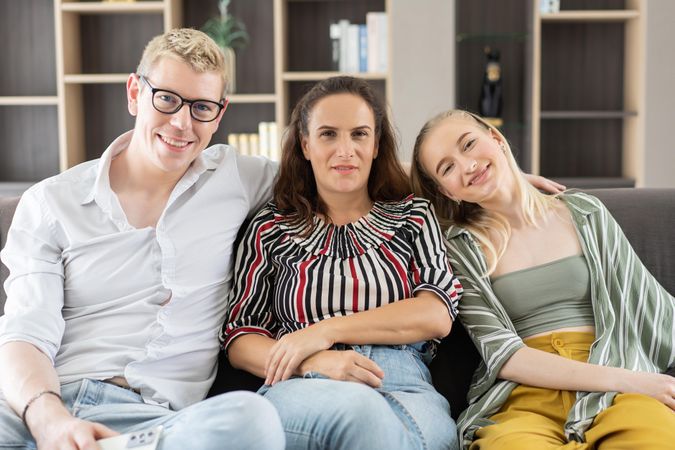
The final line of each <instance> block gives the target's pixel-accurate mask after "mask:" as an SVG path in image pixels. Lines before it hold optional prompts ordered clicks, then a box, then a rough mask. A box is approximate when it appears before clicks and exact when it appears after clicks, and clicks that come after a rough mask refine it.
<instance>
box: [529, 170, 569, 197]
mask: <svg viewBox="0 0 675 450" xmlns="http://www.w3.org/2000/svg"><path fill="white" fill-rule="evenodd" d="M523 175H524V176H525V179H526V180H527V181H528V183H530V184H531V185H532V186H534V187H536V188H537V189H539V190H540V191H544V192H547V193H549V194H560V193H562V192H564V191H565V189H567V187H565V186H564V185H562V184H560V183H556V182H555V181H552V180H549V179H548V178H544V177H542V176H539V175H532V174H531V173H526V174H523Z"/></svg>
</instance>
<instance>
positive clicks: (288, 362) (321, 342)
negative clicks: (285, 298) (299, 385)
mask: <svg viewBox="0 0 675 450" xmlns="http://www.w3.org/2000/svg"><path fill="white" fill-rule="evenodd" d="M333 344H334V342H333V341H332V340H331V338H330V337H329V333H328V332H327V328H326V327H324V326H322V323H317V324H315V325H312V326H310V327H307V328H304V329H302V330H298V331H295V332H293V333H290V334H287V335H284V336H282V337H281V339H279V340H278V341H277V342H276V344H274V346H273V347H272V348H271V349H270V351H269V353H268V355H267V360H266V361H265V384H270V385H271V384H274V383H276V382H277V381H282V380H287V379H289V378H290V377H291V376H292V375H293V374H294V373H295V372H296V369H297V368H298V366H300V364H301V363H302V362H303V361H304V360H305V359H307V358H308V357H309V356H311V355H313V354H315V353H316V352H319V351H321V350H327V349H329V348H330V347H331V346H332V345H333Z"/></svg>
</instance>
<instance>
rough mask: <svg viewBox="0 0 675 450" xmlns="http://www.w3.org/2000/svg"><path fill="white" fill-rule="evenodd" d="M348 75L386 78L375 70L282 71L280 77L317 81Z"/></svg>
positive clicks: (371, 78) (289, 79)
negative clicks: (351, 71)
mask: <svg viewBox="0 0 675 450" xmlns="http://www.w3.org/2000/svg"><path fill="white" fill-rule="evenodd" d="M340 75H348V76H352V77H358V78H363V79H364V80H386V79H387V75H386V74H384V73H375V72H355V73H343V72H284V73H283V74H282V75H281V79H282V80H284V81H319V80H323V79H326V78H330V77H337V76H340Z"/></svg>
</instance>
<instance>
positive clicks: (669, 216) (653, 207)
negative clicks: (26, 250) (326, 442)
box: [0, 189, 675, 417]
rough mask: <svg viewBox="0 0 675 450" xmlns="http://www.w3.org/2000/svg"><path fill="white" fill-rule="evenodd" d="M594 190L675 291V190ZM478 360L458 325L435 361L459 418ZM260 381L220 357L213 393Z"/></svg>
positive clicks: (3, 273)
mask: <svg viewBox="0 0 675 450" xmlns="http://www.w3.org/2000/svg"><path fill="white" fill-rule="evenodd" d="M590 193H592V194H593V195H596V196H597V197H598V198H600V199H601V200H602V201H603V202H604V203H605V205H607V207H608V208H609V209H610V211H611V212H612V214H613V216H614V217H615V218H616V220H617V221H618V222H619V224H620V225H621V227H622V228H623V230H624V232H625V234H626V236H627V237H628V239H629V241H630V242H631V244H632V245H633V248H635V251H636V252H637V254H638V256H639V257H640V258H641V259H642V261H643V262H644V264H645V266H646V267H647V268H648V269H649V270H650V271H651V273H652V274H653V275H654V276H655V277H656V279H657V280H659V281H660V282H661V284H662V285H663V286H664V287H665V288H666V289H667V290H668V292H670V293H675V227H674V226H673V224H675V189H603V190H594V191H590ZM17 203H18V198H7V197H5V198H3V197H0V248H2V246H3V245H4V243H5V240H6V236H7V229H8V228H9V224H10V221H11V217H12V215H13V214H14V210H15V208H16V204H17ZM6 277H7V270H6V268H5V267H4V266H1V265H0V314H2V311H4V304H5V292H4V290H3V289H2V283H3V282H4V280H5V278H6ZM478 358H479V357H478V353H477V352H476V349H475V348H474V346H473V344H472V342H471V340H470V339H469V337H468V335H467V334H466V331H465V330H464V328H463V327H462V326H460V325H459V324H457V325H456V326H454V327H453V329H452V332H451V333H450V336H449V337H448V338H446V339H444V340H443V342H442V343H441V345H440V347H439V349H438V355H437V356H436V358H435V359H434V361H433V363H432V365H431V372H432V375H433V378H434V385H435V387H436V389H438V391H439V392H440V393H441V394H443V395H444V396H445V397H446V398H447V399H448V400H449V401H450V404H451V406H452V413H453V416H455V417H457V415H458V414H459V413H460V412H461V411H462V410H463V409H464V408H465V407H466V392H467V391H468V386H469V383H470V381H471V376H472V374H473V371H474V369H475V368H476V366H477V365H478V361H479V359H478ZM259 385H260V380H259V379H257V378H255V377H253V376H252V375H250V374H248V373H245V372H242V371H239V370H235V369H232V368H231V367H229V364H228V363H227V360H226V359H225V358H222V355H221V361H220V368H219V371H218V375H217V378H216V382H215V383H214V386H213V388H212V390H211V394H218V393H221V392H226V391H229V390H233V389H241V388H247V389H250V390H255V389H256V388H257V387H258V386H259Z"/></svg>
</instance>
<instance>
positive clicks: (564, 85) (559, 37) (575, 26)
mask: <svg viewBox="0 0 675 450" xmlns="http://www.w3.org/2000/svg"><path fill="white" fill-rule="evenodd" d="M625 39H626V33H625V26H624V25H623V24H620V23H596V24H589V23H556V24H551V25H550V26H547V27H544V28H543V29H542V33H541V89H540V92H541V110H542V111H622V110H626V109H631V108H630V107H627V106H626V105H624V84H625V83H624V76H625V75H624V62H625V56H624V47H625V45H624V44H625Z"/></svg>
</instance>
